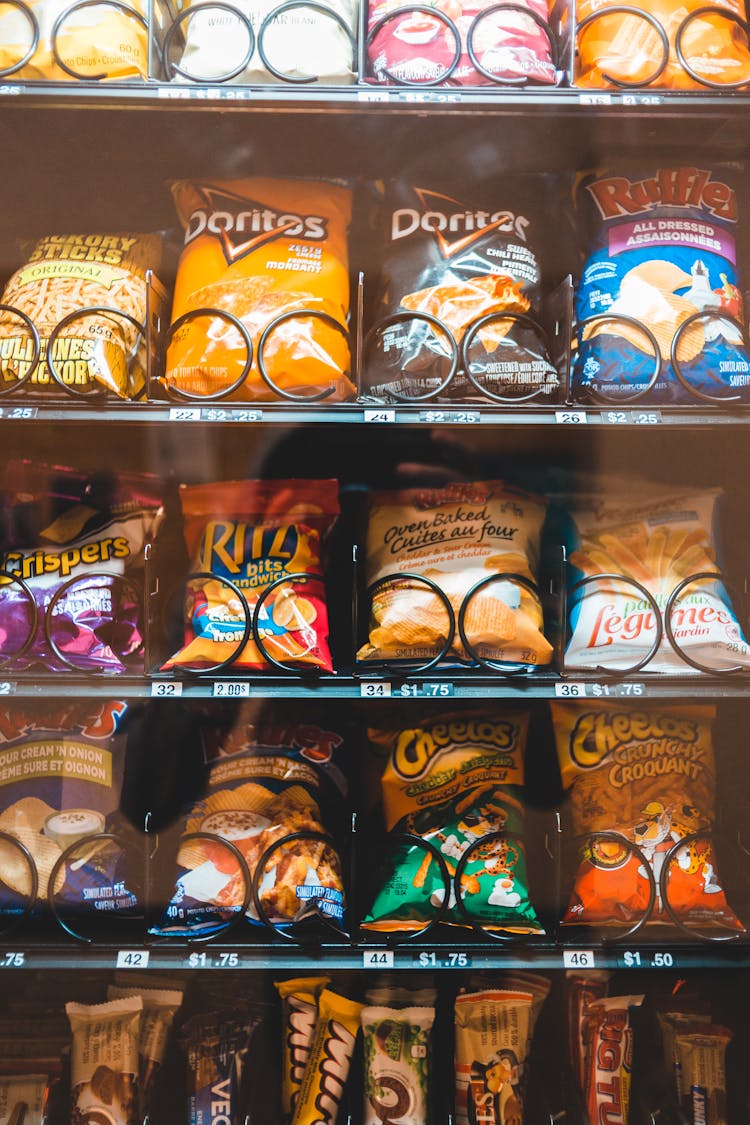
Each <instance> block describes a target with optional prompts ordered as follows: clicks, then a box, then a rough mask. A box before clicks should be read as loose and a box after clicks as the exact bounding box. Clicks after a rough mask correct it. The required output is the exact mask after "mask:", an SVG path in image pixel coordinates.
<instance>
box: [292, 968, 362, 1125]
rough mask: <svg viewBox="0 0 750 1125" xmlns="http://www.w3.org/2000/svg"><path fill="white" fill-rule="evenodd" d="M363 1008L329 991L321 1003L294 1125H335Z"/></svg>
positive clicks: (319, 1001) (319, 1002) (325, 991)
mask: <svg viewBox="0 0 750 1125" xmlns="http://www.w3.org/2000/svg"><path fill="white" fill-rule="evenodd" d="M363 1008H364V1004H358V1003H357V1002H356V1001H355V1000H347V999H346V997H345V996H339V995H338V994H337V993H335V992H330V991H329V990H328V989H327V988H326V989H324V990H323V992H321V994H320V998H319V1000H318V1022H317V1024H316V1027H315V1035H314V1036H313V1041H312V1045H311V1047H310V1057H309V1059H308V1060H307V1066H306V1067H305V1073H304V1075H303V1077H302V1085H301V1087H300V1091H299V1098H298V1100H297V1105H296V1107H295V1110H294V1116H293V1117H292V1125H335V1122H336V1118H337V1117H338V1112H339V1106H340V1105H341V1098H342V1095H343V1093H344V1087H345V1086H346V1080H347V1078H348V1077H349V1067H350V1065H351V1061H352V1055H353V1053H354V1045H355V1043H356V1042H357V1035H358V1033H359V1025H360V1017H361V1015H362V1010H363Z"/></svg>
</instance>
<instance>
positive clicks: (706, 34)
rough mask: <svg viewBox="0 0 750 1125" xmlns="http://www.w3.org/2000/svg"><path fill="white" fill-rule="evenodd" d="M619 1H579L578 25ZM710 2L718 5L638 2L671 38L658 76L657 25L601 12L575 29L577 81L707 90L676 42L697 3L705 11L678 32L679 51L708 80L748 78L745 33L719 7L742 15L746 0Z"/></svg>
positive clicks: (694, 0) (682, 0) (698, 0)
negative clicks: (682, 60) (698, 79)
mask: <svg viewBox="0 0 750 1125" xmlns="http://www.w3.org/2000/svg"><path fill="white" fill-rule="evenodd" d="M617 3H618V0H603V2H602V0H577V4H576V19H577V22H578V24H579V25H580V24H581V22H582V21H583V20H584V19H586V17H587V16H589V15H592V14H593V13H594V12H597V13H602V12H605V11H606V9H607V8H608V7H611V6H612V5H616V4H617ZM711 6H712V7H714V8H716V9H717V10H716V11H715V12H706V11H705V8H706V5H705V3H704V0H639V2H638V3H637V5H636V7H638V8H639V9H640V10H641V11H643V12H646V13H647V14H648V15H650V16H653V17H654V18H655V19H656V20H657V21H658V23H659V24H660V25H661V27H662V28H663V29H664V32H665V33H666V35H667V38H668V40H669V59H668V62H667V65H666V67H665V68H664V70H663V71H662V73H661V74H659V75H658V76H657V77H654V76H655V75H657V71H658V70H659V67H660V66H661V65H662V63H663V61H664V46H663V43H662V39H661V36H660V35H659V33H658V31H657V30H656V28H655V27H653V26H652V25H651V24H650V23H649V22H648V21H647V20H645V19H643V18H642V17H641V16H638V15H631V14H629V13H627V12H623V11H619V12H615V13H613V14H612V15H599V18H597V19H594V20H592V22H591V23H590V24H589V25H588V26H587V27H585V28H584V29H583V31H580V32H579V34H578V39H577V48H578V51H577V64H576V78H575V84H576V85H577V86H593V87H607V88H610V89H612V88H613V87H615V86H616V85H617V82H625V83H627V84H628V85H633V86H635V85H643V86H645V85H650V86H652V87H654V88H655V89H668V90H702V89H706V87H705V86H704V85H703V84H702V83H700V82H698V81H697V80H696V79H695V78H693V77H691V75H690V74H689V73H688V71H687V70H686V69H685V68H684V67H683V65H682V63H681V62H680V59H679V57H678V55H677V49H676V44H675V40H676V37H677V34H678V31H679V28H680V25H681V24H682V22H683V20H685V19H686V18H687V17H689V16H690V13H691V12H695V11H697V10H698V9H699V8H700V9H702V10H703V14H702V15H700V16H698V17H697V18H696V19H691V20H689V22H688V23H687V26H686V27H685V30H684V32H683V34H682V36H681V48H682V54H683V56H684V58H685V60H686V62H687V64H688V66H689V67H690V68H691V69H692V70H693V71H694V72H695V73H696V74H698V75H700V77H701V78H704V79H706V80H708V81H711V82H717V83H726V84H732V83H738V82H742V81H745V82H750V50H748V42H747V35H746V34H745V32H744V31H743V30H742V28H741V27H740V26H739V25H738V24H736V23H735V22H734V21H733V20H732V19H731V17H729V18H727V17H724V16H722V15H721V12H720V9H722V8H724V9H725V10H726V11H727V12H728V13H733V14H734V15H737V16H739V17H741V18H743V19H744V15H745V10H744V4H741V3H740V2H739V0H716V3H715V4H712V5H711ZM612 79H615V80H616V81H614V82H613V81H612Z"/></svg>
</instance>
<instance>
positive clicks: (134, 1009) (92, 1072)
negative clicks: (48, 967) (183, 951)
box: [65, 996, 143, 1125]
mask: <svg viewBox="0 0 750 1125" xmlns="http://www.w3.org/2000/svg"><path fill="white" fill-rule="evenodd" d="M65 1011H66V1012H67V1014H68V1019H69V1020H70V1029H71V1031H72V1032H73V1050H72V1053H71V1063H70V1086H71V1103H72V1104H71V1121H75V1122H78V1121H80V1122H83V1123H85V1125H99V1123H103V1122H107V1123H108V1125H109V1123H110V1122H111V1125H138V1121H139V1116H138V1037H139V1033H140V1024H141V1015H142V1012H143V1001H142V1000H141V998H140V997H139V996H131V997H128V998H126V999H122V1000H110V1001H109V1003H107V1004H94V1005H86V1004H75V1003H72V1002H71V1003H69V1004H66V1005H65Z"/></svg>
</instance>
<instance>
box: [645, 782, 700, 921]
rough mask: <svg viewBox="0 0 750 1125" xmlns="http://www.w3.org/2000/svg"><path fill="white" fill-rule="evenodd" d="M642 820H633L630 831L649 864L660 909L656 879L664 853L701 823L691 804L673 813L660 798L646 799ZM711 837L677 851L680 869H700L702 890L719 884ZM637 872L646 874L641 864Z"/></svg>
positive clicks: (657, 880) (693, 842)
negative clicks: (634, 822)
mask: <svg viewBox="0 0 750 1125" xmlns="http://www.w3.org/2000/svg"><path fill="white" fill-rule="evenodd" d="M640 815H641V816H642V817H643V820H642V821H641V823H640V824H636V825H635V827H634V829H633V833H634V836H635V842H636V843H637V844H638V847H639V848H640V849H641V851H642V852H643V854H644V856H645V857H646V859H647V860H648V863H649V866H650V867H651V870H652V871H653V873H654V879H655V880H656V902H657V909H658V910H659V911H661V910H662V909H663V905H662V899H661V890H660V886H659V880H660V878H661V872H662V868H663V866H664V860H665V858H666V856H667V853H668V852H669V851H670V849H671V848H672V847H673V845H674V844H675V843H677V841H678V840H681V839H683V837H685V836H690V835H691V834H692V833H693V832H695V831H697V830H698V829H699V827H700V821H701V816H700V813H699V812H698V810H697V809H696V808H694V807H693V806H692V805H683V806H682V808H681V809H678V810H677V811H675V812H674V813H672V812H670V811H669V809H668V808H667V807H666V805H664V804H663V802H662V801H649V803H648V804H647V805H646V807H645V808H643V809H641V813H640ZM710 857H711V845H710V841H705V842H703V841H701V840H693V841H692V842H691V843H689V844H687V845H686V846H685V847H684V848H681V849H680V850H679V852H678V853H677V855H676V862H677V863H678V864H679V866H680V868H681V870H682V871H685V872H686V873H687V874H695V873H697V872H700V874H701V878H702V880H703V891H704V893H705V894H717V893H718V892H720V891H721V887H720V886H719V884H718V883H717V882H716V873H715V871H714V868H713V865H712V863H711V862H710ZM638 873H639V874H640V875H642V876H643V877H644V879H645V878H647V877H648V876H647V873H646V871H645V869H644V868H643V867H642V866H641V867H639V869H638Z"/></svg>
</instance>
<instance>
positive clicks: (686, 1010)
mask: <svg viewBox="0 0 750 1125" xmlns="http://www.w3.org/2000/svg"><path fill="white" fill-rule="evenodd" d="M656 1018H657V1020H658V1021H659V1030H660V1031H661V1040H662V1044H663V1047H664V1061H665V1065H666V1066H667V1067H668V1068H669V1071H670V1073H671V1074H672V1077H673V1079H674V1084H675V1092H676V1094H677V1100H678V1101H679V1100H680V1098H681V1097H682V1089H681V1078H680V1059H679V1056H678V1054H677V1035H678V1033H679V1032H682V1031H686V1030H688V1029H690V1030H695V1028H696V1027H697V1026H698V1025H700V1024H703V1025H704V1026H705V1025H708V1024H710V1023H711V1008H710V1004H708V1003H705V1002H704V1001H703V1000H702V998H701V997H699V996H695V997H690V998H687V999H683V997H682V996H680V997H674V996H673V997H670V998H669V1000H668V1001H666V1002H664V1004H663V1005H661V1006H660V1007H659V1008H657V1012H656Z"/></svg>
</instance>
